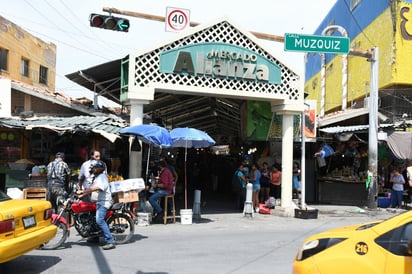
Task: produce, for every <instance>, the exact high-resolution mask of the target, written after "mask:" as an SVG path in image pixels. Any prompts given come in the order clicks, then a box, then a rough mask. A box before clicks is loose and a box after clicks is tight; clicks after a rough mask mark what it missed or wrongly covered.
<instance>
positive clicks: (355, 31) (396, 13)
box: [305, 0, 412, 122]
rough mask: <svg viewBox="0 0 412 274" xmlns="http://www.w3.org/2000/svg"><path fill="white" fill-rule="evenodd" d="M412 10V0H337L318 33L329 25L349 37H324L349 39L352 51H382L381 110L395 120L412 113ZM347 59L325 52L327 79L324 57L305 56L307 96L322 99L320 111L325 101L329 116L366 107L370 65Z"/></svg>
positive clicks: (380, 73)
mask: <svg viewBox="0 0 412 274" xmlns="http://www.w3.org/2000/svg"><path fill="white" fill-rule="evenodd" d="M411 8H412V1H410V0H403V1H388V0H386V1H374V0H338V1H336V4H335V5H334V6H333V8H332V9H331V10H330V12H329V13H328V14H327V16H326V17H325V18H324V19H323V21H322V23H321V24H320V25H319V27H318V29H317V30H316V32H315V34H317V35H321V34H322V32H324V30H325V29H327V28H328V27H329V26H331V25H336V26H340V27H342V28H343V29H344V30H345V31H346V33H344V34H342V33H341V32H338V31H334V32H326V33H324V35H332V36H344V35H347V37H349V38H350V46H351V50H352V51H367V50H370V49H372V48H373V47H378V48H379V72H378V77H379V82H378V88H379V112H380V113H382V114H384V115H385V116H386V117H388V118H389V119H390V120H391V121H392V122H397V121H399V120H400V119H402V116H403V118H405V116H406V115H407V116H408V117H410V116H411V115H412V111H411V106H412V105H411V103H412V93H411V91H412V77H411V76H412V67H411V65H410V55H411V53H412V26H411V24H410V22H409V21H410V20H409V19H410V18H412V11H411ZM351 53H352V52H351ZM344 57H345V56H342V55H334V54H325V62H324V63H325V68H324V69H325V70H324V76H323V75H322V73H321V72H322V60H321V58H322V56H321V54H312V53H309V54H308V55H307V63H306V67H305V68H306V72H305V77H306V78H305V91H307V92H308V93H309V96H308V99H314V100H317V101H318V111H319V113H322V109H321V108H322V106H321V101H322V100H324V112H325V113H330V112H334V111H337V110H344V109H350V108H362V107H367V102H368V101H367V100H365V98H367V97H368V96H369V93H370V75H371V71H370V70H371V66H370V63H369V62H368V60H367V58H365V57H359V56H355V55H354V54H349V55H348V56H347V63H346V64H344V62H345V58H344ZM345 65H346V66H347V70H346V71H345V69H344V68H345ZM322 85H324V88H325V93H324V98H322V92H321V90H322ZM344 102H346V103H344Z"/></svg>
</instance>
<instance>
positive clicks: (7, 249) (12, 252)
mask: <svg viewBox="0 0 412 274" xmlns="http://www.w3.org/2000/svg"><path fill="white" fill-rule="evenodd" d="M52 214H53V209H52V207H51V204H50V202H48V201H43V200H18V199H16V200H13V199H11V198H10V197H9V196H7V195H6V194H5V193H4V192H2V191H0V263H4V262H7V261H10V260H13V259H15V258H17V257H19V256H21V255H23V254H25V253H27V252H29V251H31V250H33V249H36V248H38V247H39V246H41V245H42V244H43V243H45V242H47V241H49V240H50V239H51V238H53V237H54V236H55V235H56V230H57V227H56V226H55V225H53V224H52V223H51V216H52Z"/></svg>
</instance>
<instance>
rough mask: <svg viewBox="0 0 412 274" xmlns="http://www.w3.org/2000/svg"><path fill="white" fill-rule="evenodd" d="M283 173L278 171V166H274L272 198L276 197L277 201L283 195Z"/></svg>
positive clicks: (271, 175) (271, 186)
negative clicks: (281, 183) (281, 184)
mask: <svg viewBox="0 0 412 274" xmlns="http://www.w3.org/2000/svg"><path fill="white" fill-rule="evenodd" d="M281 178H282V172H280V170H279V169H278V167H277V166H276V165H273V166H272V172H271V173H270V196H273V197H275V199H280V194H281V186H280V182H281Z"/></svg>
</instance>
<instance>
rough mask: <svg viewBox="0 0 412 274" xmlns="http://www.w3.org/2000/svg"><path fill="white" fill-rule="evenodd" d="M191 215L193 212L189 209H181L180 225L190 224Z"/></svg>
mask: <svg viewBox="0 0 412 274" xmlns="http://www.w3.org/2000/svg"><path fill="white" fill-rule="evenodd" d="M192 216H193V213H192V210H191V209H181V210H180V223H181V224H182V225H191V224H192Z"/></svg>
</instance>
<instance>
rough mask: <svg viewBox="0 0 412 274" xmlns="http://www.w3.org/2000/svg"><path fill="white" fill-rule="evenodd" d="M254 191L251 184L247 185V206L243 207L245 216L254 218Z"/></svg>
mask: <svg viewBox="0 0 412 274" xmlns="http://www.w3.org/2000/svg"><path fill="white" fill-rule="evenodd" d="M252 190H253V185H252V184H251V183H247V185H246V200H245V206H244V207H243V216H246V215H248V216H251V217H254V216H255V215H254V209H253V203H252Z"/></svg>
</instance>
